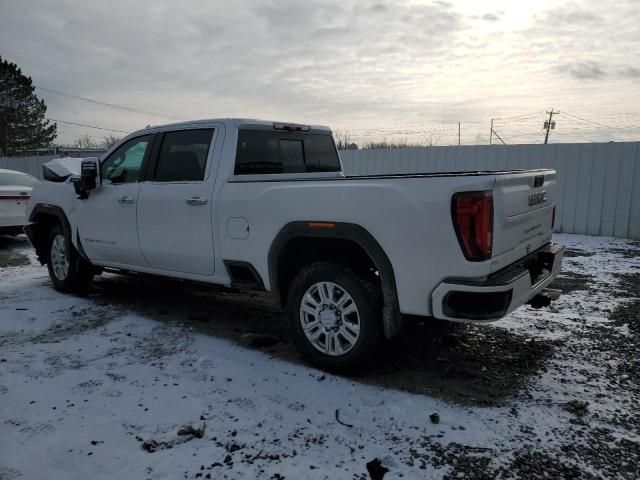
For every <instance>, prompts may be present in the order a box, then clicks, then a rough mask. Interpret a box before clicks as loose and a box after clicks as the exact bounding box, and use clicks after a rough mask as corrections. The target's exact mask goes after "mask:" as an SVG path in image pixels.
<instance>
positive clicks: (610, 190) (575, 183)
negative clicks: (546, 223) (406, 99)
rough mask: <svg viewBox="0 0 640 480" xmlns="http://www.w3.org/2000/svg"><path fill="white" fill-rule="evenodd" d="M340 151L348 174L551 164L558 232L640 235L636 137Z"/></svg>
mask: <svg viewBox="0 0 640 480" xmlns="http://www.w3.org/2000/svg"><path fill="white" fill-rule="evenodd" d="M340 156H341V157H342V160H343V164H344V168H345V173H346V174H347V175H372V174H385V173H423V172H442V171H448V172H451V171H464V170H503V169H504V170H506V169H517V168H542V167H544V168H546V167H550V168H554V169H555V170H556V171H557V172H558V195H557V201H558V211H557V220H556V228H557V230H558V231H560V232H563V233H578V234H587V235H604V236H614V237H623V238H633V239H640V142H620V143H618V142H616V143H565V144H549V145H492V146H488V145H478V146H460V147H458V146H454V147H421V148H406V149H389V150H345V151H342V152H340Z"/></svg>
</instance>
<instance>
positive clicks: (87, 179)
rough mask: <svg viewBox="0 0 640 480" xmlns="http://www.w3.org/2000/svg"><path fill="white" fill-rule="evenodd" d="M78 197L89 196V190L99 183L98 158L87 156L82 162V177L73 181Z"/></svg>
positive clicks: (84, 197)
mask: <svg viewBox="0 0 640 480" xmlns="http://www.w3.org/2000/svg"><path fill="white" fill-rule="evenodd" d="M73 185H74V187H75V190H76V193H77V194H78V198H81V199H83V200H84V199H86V198H89V192H90V191H91V190H93V189H94V188H96V187H97V185H98V159H97V158H87V159H84V160H82V163H81V164H80V178H78V179H77V180H75V181H74V182H73Z"/></svg>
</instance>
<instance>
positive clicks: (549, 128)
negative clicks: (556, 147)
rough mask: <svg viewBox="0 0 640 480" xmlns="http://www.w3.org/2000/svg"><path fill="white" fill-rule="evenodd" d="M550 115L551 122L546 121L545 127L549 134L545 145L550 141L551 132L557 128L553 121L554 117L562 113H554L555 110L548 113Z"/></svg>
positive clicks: (545, 139) (545, 137) (546, 135)
mask: <svg viewBox="0 0 640 480" xmlns="http://www.w3.org/2000/svg"><path fill="white" fill-rule="evenodd" d="M547 113H548V114H549V120H545V122H544V127H542V128H545V129H546V130H547V133H546V134H545V136H544V144H545V145H546V144H547V142H548V141H549V130H551V129H554V130H555V128H556V122H553V121H551V119H552V118H553V116H554V115H557V114H558V113H560V112H554V111H553V108H552V109H551V111H550V112H547Z"/></svg>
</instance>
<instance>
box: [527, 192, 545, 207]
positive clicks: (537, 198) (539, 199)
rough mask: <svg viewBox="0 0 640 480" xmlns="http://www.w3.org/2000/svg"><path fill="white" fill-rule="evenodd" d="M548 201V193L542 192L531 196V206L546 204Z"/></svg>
mask: <svg viewBox="0 0 640 480" xmlns="http://www.w3.org/2000/svg"><path fill="white" fill-rule="evenodd" d="M546 201H547V192H546V191H544V190H543V191H542V192H538V193H530V194H529V206H532V205H537V204H538V203H544V202H546Z"/></svg>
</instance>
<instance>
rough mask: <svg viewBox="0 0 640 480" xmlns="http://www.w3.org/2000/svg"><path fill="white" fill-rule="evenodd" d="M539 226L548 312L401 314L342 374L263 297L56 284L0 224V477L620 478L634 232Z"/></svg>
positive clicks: (636, 397) (637, 440)
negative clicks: (559, 259)
mask: <svg viewBox="0 0 640 480" xmlns="http://www.w3.org/2000/svg"><path fill="white" fill-rule="evenodd" d="M556 240H557V241H560V242H562V243H564V244H566V245H567V246H568V247H570V252H569V256H568V257H567V258H566V259H565V268H564V274H563V277H562V278H560V279H559V281H558V285H560V286H561V287H563V288H564V289H565V290H566V291H567V293H566V294H565V295H563V296H562V297H561V298H560V299H559V300H558V301H557V302H555V303H554V304H553V306H552V308H551V309H547V310H532V309H530V308H528V307H527V308H522V309H520V310H518V311H517V312H515V313H514V314H513V315H511V316H509V317H508V318H507V319H505V320H503V321H500V322H497V323H495V324H492V325H484V326H474V325H469V326H463V327H461V328H457V329H454V330H447V329H443V328H434V327H433V326H431V325H429V324H425V323H418V324H413V325H410V326H409V329H408V330H409V332H408V334H407V335H405V336H404V337H403V338H401V339H398V340H396V341H395V342H394V343H393V344H391V345H389V347H388V351H387V352H386V353H385V352H383V353H382V354H381V358H380V359H379V361H378V362H377V363H376V364H375V365H373V366H372V367H371V370H370V371H369V372H367V373H366V374H365V375H363V376H362V377H359V378H341V377H337V376H333V375H329V374H326V373H323V372H321V371H318V370H315V369H313V368H309V367H307V366H305V365H304V364H302V363H301V362H300V361H299V359H298V357H297V355H296V354H295V352H294V350H293V347H292V346H291V345H290V344H289V343H288V340H287V339H286V336H285V333H284V332H285V326H284V322H283V321H281V315H280V314H279V313H278V312H276V311H274V310H273V309H272V308H271V307H270V305H269V303H268V299H267V298H265V296H263V295H256V294H246V293H245V294H237V293H232V292H228V291H224V290H219V291H209V290H205V289H203V288H201V287H192V286H189V285H183V284H175V283H171V282H164V281H160V280H158V281H155V280H154V281H152V282H146V281H143V280H140V279H136V278H126V277H119V276H115V275H103V276H102V277H100V278H99V279H98V280H97V281H96V285H95V286H94V288H93V289H92V291H91V293H90V294H89V295H88V296H87V297H84V298H81V297H75V296H69V295H62V294H60V293H57V292H56V291H54V290H53V289H52V288H51V287H50V284H49V279H48V276H47V272H46V269H45V268H44V267H41V266H39V265H38V263H37V262H36V260H35V257H34V255H33V253H32V251H31V249H30V248H29V246H28V243H27V242H26V239H25V238H24V237H20V238H18V239H9V238H1V237H0V480H9V479H18V478H20V479H22V478H24V479H40V478H46V479H52V480H53V479H64V480H68V479H83V480H84V479H101V478H122V479H125V478H126V479H146V478H149V479H161V478H168V479H176V478H214V479H220V478H228V479H235V478H246V479H253V478H265V479H282V478H288V479H300V478H306V479H316V478H317V479H325V478H326V479H367V478H382V476H381V474H376V473H375V472H374V473H369V472H368V470H367V463H369V462H371V461H372V460H374V459H376V458H378V459H380V460H381V463H382V466H383V467H385V468H386V469H388V470H389V471H388V472H387V473H386V474H385V475H384V478H385V480H390V479H397V478H443V477H444V478H512V477H516V478H600V477H610V478H638V477H640V412H639V410H640V409H639V408H638V407H639V405H640V361H639V359H638V357H639V355H638V352H639V351H640V350H639V349H638V347H639V346H640V318H639V316H640V313H639V309H640V244H639V243H638V242H630V241H625V240H619V239H612V238H596V237H585V236H575V235H559V236H558V237H557V239H556ZM434 413H436V414H437V415H438V417H439V423H437V424H436V423H433V422H432V421H431V419H430V415H431V414H434ZM183 426H191V427H193V430H189V431H190V432H191V433H188V432H187V434H186V435H178V431H179V430H180V428H181V427H183ZM203 428H204V434H203V435H202V436H201V438H199V437H200V435H193V432H194V430H195V433H199V432H198V431H197V430H199V429H200V430H201V429H203ZM181 433H185V432H184V431H183V432H181Z"/></svg>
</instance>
